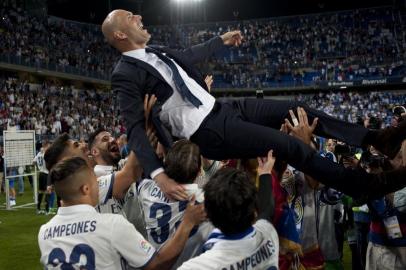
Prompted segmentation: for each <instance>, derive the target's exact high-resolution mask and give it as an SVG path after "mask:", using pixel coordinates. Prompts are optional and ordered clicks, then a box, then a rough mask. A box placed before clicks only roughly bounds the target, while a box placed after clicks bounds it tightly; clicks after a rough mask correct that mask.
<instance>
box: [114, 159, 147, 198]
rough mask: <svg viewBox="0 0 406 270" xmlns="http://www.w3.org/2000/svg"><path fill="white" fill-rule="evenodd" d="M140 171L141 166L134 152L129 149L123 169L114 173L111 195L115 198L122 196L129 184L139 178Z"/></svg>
mask: <svg viewBox="0 0 406 270" xmlns="http://www.w3.org/2000/svg"><path fill="white" fill-rule="evenodd" d="M141 173H142V167H141V165H140V163H139V162H138V159H137V157H136V156H135V154H134V152H133V151H131V153H130V155H129V156H128V160H127V162H126V164H125V165H124V167H123V169H121V170H120V171H118V172H117V173H116V176H115V178H116V179H115V181H114V185H113V197H114V198H116V199H122V198H124V196H125V194H126V193H127V191H128V188H129V187H130V186H131V184H132V183H134V182H135V181H137V180H138V179H140V178H141Z"/></svg>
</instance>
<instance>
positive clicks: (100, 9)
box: [47, 0, 405, 25]
mask: <svg viewBox="0 0 406 270" xmlns="http://www.w3.org/2000/svg"><path fill="white" fill-rule="evenodd" d="M47 2H48V12H49V14H50V15H55V16H58V17H63V18H66V19H71V20H76V21H84V22H92V23H97V24H100V23H101V22H102V20H103V19H104V17H105V16H106V14H107V13H108V10H109V7H110V8H112V9H117V8H122V9H127V10H131V11H133V12H137V11H138V8H139V5H140V3H142V4H141V8H142V15H143V20H144V23H145V24H146V25H151V24H153V25H156V24H169V23H170V22H171V13H172V16H173V12H170V10H174V5H178V6H177V7H176V8H178V9H180V7H179V4H180V3H179V1H175V0H53V1H47ZM188 2H190V3H188ZM181 4H182V5H183V6H182V8H181V9H182V16H183V20H184V22H196V20H200V21H201V20H202V16H196V12H197V11H199V10H205V18H206V19H207V21H228V20H234V19H235V18H236V16H237V18H238V19H252V18H263V17H274V16H287V15H296V14H306V13H320V12H326V11H335V10H345V9H354V8H365V7H373V6H382V5H393V4H397V5H399V6H401V5H402V4H403V6H404V5H405V2H404V1H403V0H369V1H354V0H282V1H280V0H200V1H197V0H183V1H181ZM202 7H204V8H202ZM178 14H179V12H178Z"/></svg>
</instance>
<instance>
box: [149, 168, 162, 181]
mask: <svg viewBox="0 0 406 270" xmlns="http://www.w3.org/2000/svg"><path fill="white" fill-rule="evenodd" d="M163 172H164V168H162V167H161V168H158V169H156V170H154V171H153V172H152V173H151V179H154V178H155V176H157V175H158V174H160V173H163Z"/></svg>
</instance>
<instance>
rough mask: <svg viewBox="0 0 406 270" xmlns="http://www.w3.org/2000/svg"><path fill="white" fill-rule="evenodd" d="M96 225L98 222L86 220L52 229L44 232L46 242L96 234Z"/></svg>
mask: <svg viewBox="0 0 406 270" xmlns="http://www.w3.org/2000/svg"><path fill="white" fill-rule="evenodd" d="M96 224H97V222H96V220H92V221H90V220H86V221H80V222H75V223H68V224H62V225H57V226H54V227H50V228H47V229H45V231H44V240H48V239H52V238H55V237H61V236H70V235H75V234H81V233H89V232H94V231H95V230H96Z"/></svg>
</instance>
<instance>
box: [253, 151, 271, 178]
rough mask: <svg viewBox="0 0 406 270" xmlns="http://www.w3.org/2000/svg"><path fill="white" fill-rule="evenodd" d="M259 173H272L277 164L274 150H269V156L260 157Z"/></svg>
mask: <svg viewBox="0 0 406 270" xmlns="http://www.w3.org/2000/svg"><path fill="white" fill-rule="evenodd" d="M257 160H258V175H262V174H271V172H272V169H273V166H274V164H275V157H274V156H273V150H269V152H268V155H267V157H258V158H257Z"/></svg>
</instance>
